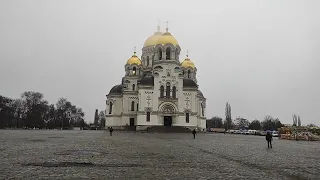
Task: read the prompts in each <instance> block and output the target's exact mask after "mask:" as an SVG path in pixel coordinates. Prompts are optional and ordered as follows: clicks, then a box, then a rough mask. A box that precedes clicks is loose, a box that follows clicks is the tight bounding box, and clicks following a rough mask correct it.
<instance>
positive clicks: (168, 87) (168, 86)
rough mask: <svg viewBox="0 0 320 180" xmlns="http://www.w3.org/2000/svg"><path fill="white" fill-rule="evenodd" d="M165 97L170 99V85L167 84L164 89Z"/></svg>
mask: <svg viewBox="0 0 320 180" xmlns="http://www.w3.org/2000/svg"><path fill="white" fill-rule="evenodd" d="M166 97H167V98H170V84H169V83H168V84H167V88H166Z"/></svg>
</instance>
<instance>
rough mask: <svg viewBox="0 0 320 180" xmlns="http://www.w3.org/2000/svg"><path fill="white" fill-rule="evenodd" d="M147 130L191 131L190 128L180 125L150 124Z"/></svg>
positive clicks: (162, 131)
mask: <svg viewBox="0 0 320 180" xmlns="http://www.w3.org/2000/svg"><path fill="white" fill-rule="evenodd" d="M148 132H156V133H191V130H190V129H188V128H185V127H181V126H152V127H149V128H148Z"/></svg>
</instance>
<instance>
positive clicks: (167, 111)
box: [160, 103, 176, 126]
mask: <svg viewBox="0 0 320 180" xmlns="http://www.w3.org/2000/svg"><path fill="white" fill-rule="evenodd" d="M175 109H176V108H175V107H174V105H173V104H171V103H165V104H163V105H162V106H161V107H160V112H161V113H162V116H163V125H164V126H172V124H173V116H174V114H175V112H176V111H175Z"/></svg>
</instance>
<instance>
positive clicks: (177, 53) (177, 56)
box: [176, 49, 179, 60]
mask: <svg viewBox="0 0 320 180" xmlns="http://www.w3.org/2000/svg"><path fill="white" fill-rule="evenodd" d="M176 60H179V52H178V49H176Z"/></svg>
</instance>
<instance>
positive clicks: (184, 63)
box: [181, 56, 196, 68]
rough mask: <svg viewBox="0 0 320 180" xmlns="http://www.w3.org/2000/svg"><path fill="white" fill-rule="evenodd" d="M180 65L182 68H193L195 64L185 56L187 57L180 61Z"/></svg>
mask: <svg viewBox="0 0 320 180" xmlns="http://www.w3.org/2000/svg"><path fill="white" fill-rule="evenodd" d="M181 67H184V68H189V67H190V68H195V67H196V66H195V65H194V63H193V62H192V61H191V60H190V59H189V57H188V56H187V58H186V59H185V60H184V61H182V63H181Z"/></svg>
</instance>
